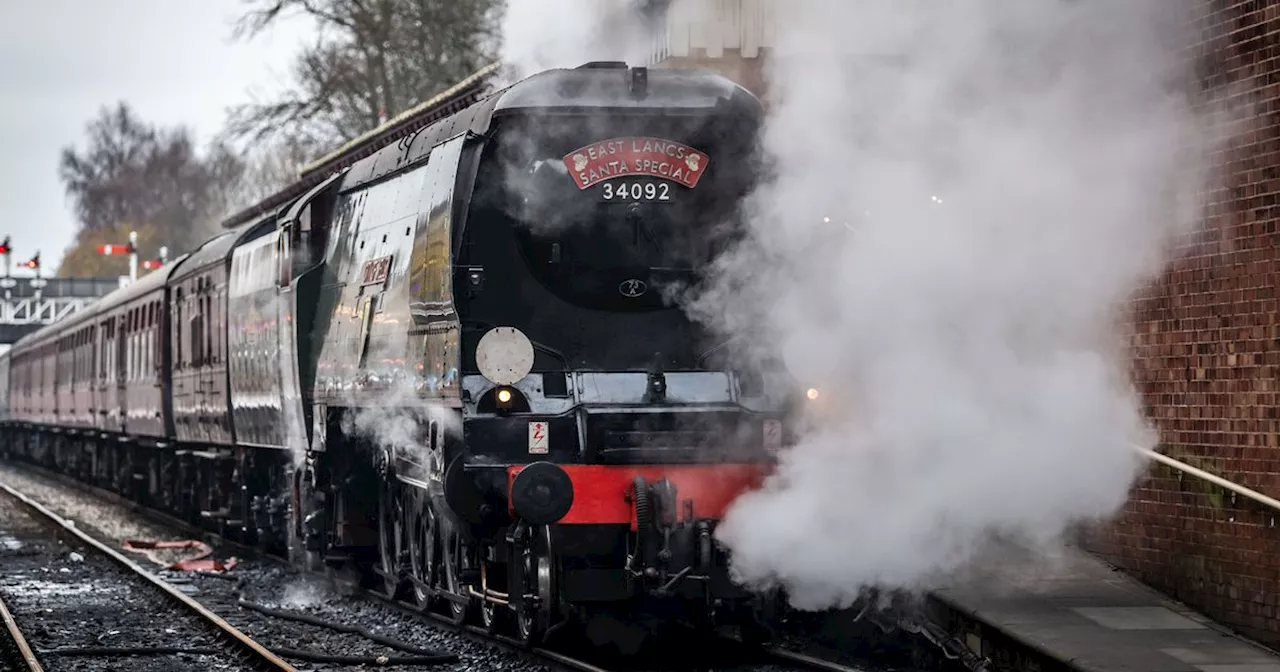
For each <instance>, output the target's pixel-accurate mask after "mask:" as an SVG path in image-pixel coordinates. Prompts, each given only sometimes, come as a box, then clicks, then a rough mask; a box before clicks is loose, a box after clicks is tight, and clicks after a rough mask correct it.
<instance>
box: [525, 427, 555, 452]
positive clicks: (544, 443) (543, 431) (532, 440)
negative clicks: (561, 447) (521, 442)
mask: <svg viewBox="0 0 1280 672" xmlns="http://www.w3.org/2000/svg"><path fill="white" fill-rule="evenodd" d="M548 429H549V427H548V426H547V423H545V422H531V423H529V454H530V455H546V454H547V450H548V449H549V448H550V446H551V441H550V440H549V438H550V437H549V436H548V433H549V432H548Z"/></svg>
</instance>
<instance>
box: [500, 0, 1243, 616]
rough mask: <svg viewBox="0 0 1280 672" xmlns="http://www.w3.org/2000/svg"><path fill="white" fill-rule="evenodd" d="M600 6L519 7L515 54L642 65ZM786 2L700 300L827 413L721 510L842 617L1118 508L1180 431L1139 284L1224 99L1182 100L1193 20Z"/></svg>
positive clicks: (1037, 6)
mask: <svg viewBox="0 0 1280 672" xmlns="http://www.w3.org/2000/svg"><path fill="white" fill-rule="evenodd" d="M590 4H593V3H591V2H590V1H588V2H574V1H572V0H558V1H557V2H555V3H547V2H537V3H534V2H533V1H532V0H526V1H523V2H522V1H521V0H512V2H511V3H510V10H509V13H508V16H507V22H506V35H505V38H506V51H505V54H504V55H505V57H506V60H507V62H508V64H509V65H516V66H519V67H518V68H517V69H518V70H519V71H520V72H521V73H522V74H529V73H531V72H533V71H536V70H539V69H541V68H544V67H558V66H573V65H577V64H579V63H581V62H583V61H585V60H592V59H601V58H625V59H627V60H629V61H630V62H632V63H633V64H637V63H638V62H641V60H642V59H641V58H640V54H639V53H638V52H636V51H635V49H637V48H638V45H639V46H643V45H644V44H646V43H647V42H646V40H647V39H648V36H647V35H644V34H642V33H644V31H643V30H639V31H638V30H637V29H636V28H634V27H627V28H626V29H625V30H623V32H621V33H618V32H616V30H617V26H618V25H619V24H617V23H615V25H614V26H613V27H612V28H611V27H610V25H609V24H608V22H607V21H602V20H600V18H599V15H589V13H588V12H587V11H586V6H587V5H590ZM621 4H626V3H621ZM778 4H779V5H780V6H781V5H783V4H785V8H786V11H785V13H784V12H781V11H778V12H776V15H777V23H776V26H775V28H774V30H775V40H774V44H773V45H772V51H771V54H770V56H769V58H768V60H767V61H766V73H765V74H766V79H767V81H768V84H769V87H770V92H769V101H768V102H769V105H770V107H769V116H768V120H767V124H766V129H765V132H764V134H763V137H762V139H761V142H762V144H763V149H764V151H765V154H766V155H767V156H768V157H769V160H770V161H771V163H772V172H771V175H770V179H768V180H767V181H766V183H765V184H764V185H763V186H762V187H761V188H760V189H759V190H758V191H757V193H755V194H754V195H753V196H752V198H751V199H749V202H748V203H747V205H746V220H747V224H748V229H749V235H748V237H747V240H746V242H745V243H744V244H743V245H741V246H739V247H737V248H735V249H733V250H730V251H727V253H726V254H725V255H724V258H723V259H722V260H721V262H720V264H719V265H718V267H717V269H716V273H715V279H714V281H713V282H712V283H711V285H710V286H709V287H707V288H705V289H704V290H703V292H702V293H701V294H700V295H698V296H696V297H692V298H691V299H690V301H689V304H688V306H687V308H688V310H689V311H690V313H691V315H693V316H694V317H695V318H696V319H698V320H700V321H702V322H703V323H705V324H707V325H708V326H711V327H713V328H715V329H717V330H720V331H722V332H724V333H725V334H726V335H728V336H735V337H737V338H738V339H740V342H741V343H742V345H743V346H744V348H745V349H750V350H752V351H759V350H765V351H768V350H777V351H781V352H782V353H783V354H784V355H785V360H786V362H787V365H788V368H789V369H790V371H791V373H792V374H794V375H795V376H796V377H798V378H800V379H801V380H802V381H805V382H806V383H807V384H812V385H814V386H815V387H818V388H819V389H820V390H821V391H822V396H821V398H820V399H819V401H818V403H817V404H815V406H817V407H819V410H820V412H821V418H820V419H819V420H818V421H817V423H816V425H815V426H814V427H812V428H810V429H809V430H808V431H807V433H806V434H805V435H804V437H803V438H802V440H801V442H800V444H799V445H798V446H796V447H795V448H794V449H793V450H791V451H789V452H788V453H786V454H785V455H783V456H782V458H781V463H780V465H779V469H778V472H777V474H776V475H775V476H774V477H773V478H772V479H771V480H770V481H769V482H768V483H767V484H766V485H765V487H764V488H763V489H762V490H760V491H758V492H754V493H750V494H748V495H745V496H744V497H742V498H741V499H740V500H739V501H738V502H737V503H736V504H735V506H734V507H733V508H732V510H731V511H730V513H729V515H728V517H727V519H726V520H725V521H724V522H723V524H722V525H721V527H720V528H719V531H718V538H719V540H720V541H721V542H722V543H724V544H725V545H726V546H728V547H729V549H730V550H731V551H732V553H733V557H734V569H735V572H736V574H737V577H738V578H739V579H740V580H742V581H744V582H746V583H748V584H752V585H757V586H768V585H778V584H781V585H783V586H785V587H786V588H787V589H788V592H789V595H790V598H791V601H792V603H793V604H794V605H795V606H798V607H801V608H812V609H821V608H825V607H830V606H843V605H846V604H848V603H850V602H852V601H853V600H854V599H856V598H857V597H858V596H859V594H860V593H861V591H862V589H863V588H864V587H867V586H870V585H880V586H892V587H907V588H912V587H914V588H923V587H927V586H928V584H929V583H931V582H933V581H935V580H937V579H939V578H942V577H943V576H945V575H946V574H948V573H950V572H953V571H954V570H957V569H959V568H961V567H963V566H964V565H965V563H966V562H967V561H968V560H970V559H971V558H973V557H974V555H975V554H976V553H977V552H978V551H979V550H981V548H982V546H983V544H984V542H985V541H986V540H987V539H989V538H990V536H991V534H992V533H997V532H998V533H1004V534H1015V535H1018V536H1022V537H1024V538H1028V539H1030V540H1033V541H1049V540H1053V539H1056V538H1057V537H1059V536H1060V535H1061V533H1062V532H1063V531H1064V529H1065V528H1066V527H1067V526H1068V525H1069V524H1071V523H1073V522H1076V521H1078V520H1081V519H1087V518H1095V517H1103V516H1107V515H1109V514H1111V513H1112V512H1114V511H1115V510H1116V509H1117V508H1118V507H1119V506H1120V505H1121V504H1122V503H1123V501H1124V499H1125V497H1126V495H1127V492H1128V488H1129V487H1130V485H1131V484H1132V482H1133V479H1134V478H1135V476H1136V475H1137V473H1138V470H1139V468H1140V467H1141V464H1142V463H1141V461H1140V460H1139V459H1138V457H1137V456H1136V454H1135V453H1134V452H1133V451H1132V450H1130V445H1131V444H1138V445H1143V446H1150V445H1152V444H1153V443H1154V442H1155V440H1156V436H1155V433H1154V431H1152V429H1151V428H1150V427H1149V426H1148V424H1147V423H1146V422H1145V420H1144V418H1143V416H1142V412H1141V409H1140V406H1139V404H1138V401H1137V399H1136V396H1135V394H1134V392H1133V390H1132V386H1131V383H1130V381H1129V378H1128V370H1127V369H1128V358H1127V353H1126V352H1125V350H1124V342H1123V335H1124V334H1123V330H1124V326H1125V324H1126V322H1127V320H1128V319H1129V316H1128V315H1127V314H1126V312H1125V302H1126V300H1127V299H1128V298H1129V297H1130V296H1131V295H1132V293H1133V292H1134V291H1135V290H1137V289H1139V288H1140V287H1142V286H1143V285H1144V284H1146V283H1148V282H1150V281H1151V280H1152V279H1153V278H1154V277H1155V274H1156V273H1158V272H1159V271H1160V270H1161V269H1162V267H1163V265H1164V264H1165V263H1166V262H1167V261H1168V259H1169V256H1168V255H1169V251H1170V249H1171V243H1172V242H1173V241H1174V239H1175V238H1176V237H1178V236H1180V235H1183V234H1187V233H1191V232H1194V231H1195V229H1196V227H1197V225H1198V223H1199V222H1200V221H1201V217H1200V216H1201V212H1200V206H1201V203H1200V200H1199V197H1200V195H1201V194H1202V193H1203V191H1204V187H1205V185H1206V180H1208V179H1209V177H1210V175H1209V171H1208V169H1207V162H1206V161H1205V157H1206V156H1207V155H1208V152H1209V150H1210V149H1211V147H1210V145H1212V144H1213V143H1214V142H1215V140H1214V138H1212V137H1211V135H1210V134H1209V132H1208V131H1209V129H1210V128H1213V127H1214V125H1213V121H1211V120H1210V118H1209V115H1208V112H1206V111H1205V110H1208V109H1218V108H1211V106H1208V105H1201V106H1199V107H1193V105H1192V101H1191V100H1190V98H1189V97H1188V96H1187V95H1186V89H1187V87H1186V82H1187V81H1188V78H1189V69H1188V66H1189V64H1190V63H1189V56H1188V54H1186V53H1181V50H1185V49H1186V48H1187V47H1188V46H1189V45H1190V44H1192V43H1193V40H1192V39H1191V36H1190V35H1189V33H1187V32H1186V31H1185V28H1184V27H1185V26H1186V25H1187V21H1186V18H1187V16H1188V14H1187V13H1186V12H1184V11H1181V10H1183V9H1185V8H1184V7H1183V6H1182V5H1181V4H1180V3H1178V2H1174V1H1173V0H1127V1H1126V2H1123V3H1115V2H1107V1H1105V0H1079V1H1075V2H1068V1H1066V0H1024V1H1023V2H1016V3H1010V2H1003V3H996V2H972V3H937V2H925V1H922V0H894V1H892V2H874V3H873V2H849V1H848V0H787V2H785V3H781V2H779V3H778ZM550 5H556V6H555V7H554V8H552V7H550ZM534 7H536V8H537V9H534ZM575 21H576V22H577V23H574V22H575ZM566 22H568V23H566ZM624 23H625V22H624ZM611 30H614V31H615V32H610V31H611ZM629 50H630V51H629ZM1202 102H1203V101H1202Z"/></svg>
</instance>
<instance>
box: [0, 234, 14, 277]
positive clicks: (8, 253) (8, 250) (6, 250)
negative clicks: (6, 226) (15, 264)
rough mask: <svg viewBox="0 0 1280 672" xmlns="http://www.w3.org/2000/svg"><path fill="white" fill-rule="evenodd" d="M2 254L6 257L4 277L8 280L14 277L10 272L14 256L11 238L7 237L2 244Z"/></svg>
mask: <svg viewBox="0 0 1280 672" xmlns="http://www.w3.org/2000/svg"><path fill="white" fill-rule="evenodd" d="M0 254H3V255H4V277H6V278H7V277H9V276H10V275H12V274H11V273H10V272H9V271H10V266H11V262H10V260H11V258H12V256H13V246H12V245H11V244H10V243H9V236H5V237H4V241H3V242H0Z"/></svg>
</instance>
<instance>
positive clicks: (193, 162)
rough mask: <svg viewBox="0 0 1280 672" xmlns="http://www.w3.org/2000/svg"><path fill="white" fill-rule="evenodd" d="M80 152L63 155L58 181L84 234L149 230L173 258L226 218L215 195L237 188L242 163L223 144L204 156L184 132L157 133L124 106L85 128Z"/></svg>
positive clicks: (105, 112)
mask: <svg viewBox="0 0 1280 672" xmlns="http://www.w3.org/2000/svg"><path fill="white" fill-rule="evenodd" d="M86 130H87V134H88V144H87V147H86V148H85V149H84V150H83V151H81V150H78V149H76V148H75V147H67V148H65V149H63V151H62V161H61V165H60V173H61V177H62V180H63V183H64V185H65V187H66V190H67V195H68V196H69V197H70V198H71V200H72V202H73V205H74V210H75V213H76V216H77V218H78V219H79V220H80V225H81V228H82V229H85V230H88V231H105V230H113V229H116V228H117V227H119V226H122V225H124V224H126V223H129V224H132V225H135V226H143V227H151V228H154V229H155V232H156V234H155V235H156V236H158V238H159V239H161V240H163V241H164V242H163V243H161V244H165V245H168V246H169V247H170V248H171V249H173V250H174V251H179V250H183V249H189V248H190V247H192V246H194V245H196V244H198V243H199V242H201V241H202V240H203V239H204V238H205V237H206V235H207V233H208V232H209V230H210V228H209V226H208V222H210V221H211V220H216V219H217V218H218V217H219V216H221V215H222V214H223V213H222V212H219V211H218V210H219V208H220V207H221V205H222V204H221V203H220V194H222V193H224V192H225V190H226V189H228V188H230V187H231V185H234V184H236V183H237V182H239V181H240V179H241V175H242V174H243V172H244V164H243V162H242V161H241V160H240V159H239V158H238V157H237V156H236V154H235V153H234V152H232V151H231V150H230V149H229V148H228V147H227V146H226V145H225V144H221V143H219V144H215V145H214V146H213V147H212V148H210V150H209V151H208V152H206V153H205V155H203V156H202V155H201V154H200V153H199V152H198V151H197V150H196V147H195V144H194V142H193V140H192V138H191V134H190V132H189V131H188V130H187V129H185V128H174V129H158V128H156V127H154V126H152V125H151V124H148V123H145V122H143V121H142V120H141V119H139V118H138V116H137V115H136V114H135V113H134V112H133V110H132V109H130V107H129V106H128V105H127V104H126V103H123V102H121V103H118V104H117V105H116V106H115V107H113V108H104V109H103V110H102V111H101V112H100V113H99V115H98V117H97V118H96V119H94V120H93V121H91V122H90V123H89V124H88V126H87V129H86Z"/></svg>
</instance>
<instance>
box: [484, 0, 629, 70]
mask: <svg viewBox="0 0 1280 672" xmlns="http://www.w3.org/2000/svg"><path fill="white" fill-rule="evenodd" d="M643 4H644V3H642V2H638V1H637V0H507V8H506V13H505V14H504V15H503V20H502V62H503V65H504V68H505V69H506V71H507V75H508V76H509V77H510V78H511V79H512V80H518V79H522V78H524V77H528V76H529V75H532V74H534V73H537V72H540V71H542V70H549V69H552V68H575V67H577V66H579V65H582V64H583V63H586V62H588V61H626V62H628V63H631V64H632V65H637V64H640V63H642V62H643V61H644V59H645V57H646V56H647V55H648V53H649V49H650V46H651V44H652V34H651V32H650V29H649V27H648V24H647V23H646V22H645V21H644V20H643V19H642V17H641V15H640V7H641V6H642V5H643Z"/></svg>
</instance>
